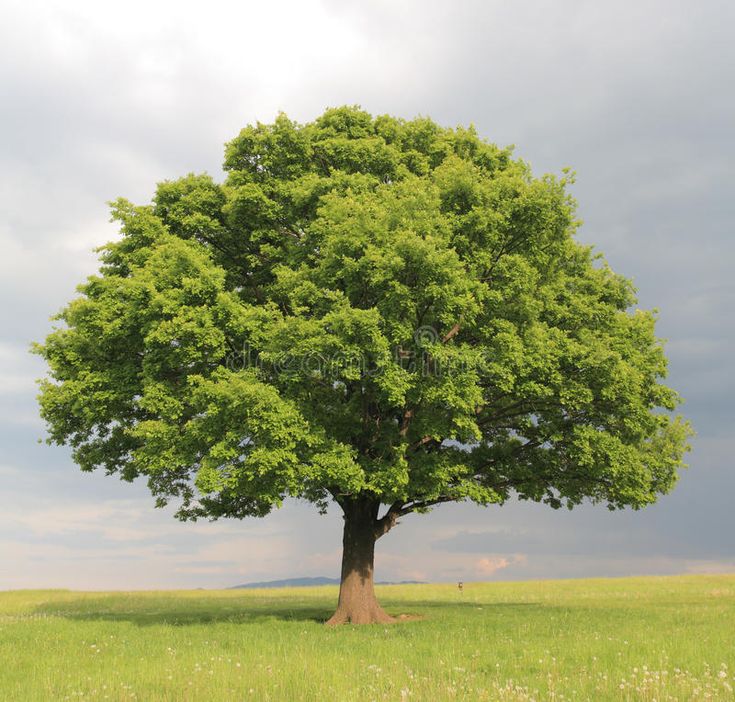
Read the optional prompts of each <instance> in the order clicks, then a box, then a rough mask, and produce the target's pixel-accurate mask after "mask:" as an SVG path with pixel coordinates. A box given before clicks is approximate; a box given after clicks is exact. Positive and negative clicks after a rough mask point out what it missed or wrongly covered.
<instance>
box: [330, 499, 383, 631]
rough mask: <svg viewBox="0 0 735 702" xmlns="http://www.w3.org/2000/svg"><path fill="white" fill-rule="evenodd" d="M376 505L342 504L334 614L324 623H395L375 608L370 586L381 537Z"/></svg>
mask: <svg viewBox="0 0 735 702" xmlns="http://www.w3.org/2000/svg"><path fill="white" fill-rule="evenodd" d="M379 508H380V503H379V502H373V501H371V500H365V499H358V500H353V501H350V502H345V503H343V505H342V510H343V512H344V522H345V524H344V534H343V537H342V575H341V579H340V586H339V601H338V603H337V611H336V612H335V613H334V614H333V615H332V617H331V618H330V619H329V620H328V621H327V624H329V625H335V624H347V623H352V624H374V623H389V622H394V621H396V620H395V618H394V617H391V616H390V615H389V614H387V613H386V612H385V611H384V610H383V608H382V607H381V606H380V605H379V604H378V600H377V599H376V597H375V588H374V583H373V563H374V559H375V542H376V540H377V539H378V537H379V536H380V535H381V534H382V533H385V532H384V531H381V530H380V529H379V523H378V520H377V516H378V509H379Z"/></svg>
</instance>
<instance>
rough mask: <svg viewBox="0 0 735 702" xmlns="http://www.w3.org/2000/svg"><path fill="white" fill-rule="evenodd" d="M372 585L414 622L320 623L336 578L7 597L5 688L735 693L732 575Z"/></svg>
mask: <svg viewBox="0 0 735 702" xmlns="http://www.w3.org/2000/svg"><path fill="white" fill-rule="evenodd" d="M378 592H379V597H380V599H381V602H382V603H383V605H384V606H385V607H386V609H387V610H388V611H389V612H391V613H393V614H401V613H406V614H413V615H421V616H422V617H423V619H421V620H412V621H407V622H403V623H400V624H394V625H389V626H382V625H377V626H368V627H341V628H336V629H332V628H327V627H325V626H323V624H322V623H321V622H322V621H324V619H325V618H327V617H328V616H329V614H330V613H331V611H332V609H333V606H334V604H335V600H336V595H337V589H336V588H335V587H323V588H299V589H283V590H229V591H193V592H129V593H128V592H126V593H122V592H114V593H102V592H97V593H81V592H69V591H17V592H0V663H1V665H0V699H2V700H12V701H13V702H16V701H19V702H25V701H26V700H28V701H32V700H44V701H46V700H79V699H90V698H91V699H107V700H131V699H135V700H143V701H147V700H153V701H156V702H157V701H158V700H172V701H174V700H175V701H176V702H179V701H183V700H203V701H207V702H210V701H212V702H216V701H219V700H228V701H229V700H257V701H258V702H263V701H267V700H295V701H300V700H327V701H330V702H343V701H347V700H361V701H362V700H397V701H400V700H414V701H419V702H434V701H438V700H473V701H474V700H529V699H534V700H571V699H575V700H657V701H658V702H662V701H663V700H682V701H684V700H700V699H701V700H705V699H712V700H719V699H733V688H734V687H735V575H723V576H687V577H671V578H627V579H615V580H567V581H546V582H525V583H484V584H472V583H468V584H466V585H465V589H464V592H463V593H460V592H459V591H458V590H457V588H456V586H450V585H401V586H380V587H379V588H378Z"/></svg>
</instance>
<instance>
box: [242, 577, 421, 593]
mask: <svg viewBox="0 0 735 702" xmlns="http://www.w3.org/2000/svg"><path fill="white" fill-rule="evenodd" d="M376 584H377V585H425V583H424V582H422V581H420V580H401V582H398V583H390V582H379V583H376ZM317 585H339V579H338V578H325V577H324V576H320V577H316V578H286V579H285V580H265V581H263V582H260V583H245V584H244V585H233V586H232V587H231V588H229V589H230V590H242V589H254V588H264V587H315V586H317Z"/></svg>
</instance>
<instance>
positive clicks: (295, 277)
mask: <svg viewBox="0 0 735 702" xmlns="http://www.w3.org/2000/svg"><path fill="white" fill-rule="evenodd" d="M224 169H225V172H226V177H225V179H224V182H222V183H219V182H216V181H215V180H214V179H213V178H212V177H210V176H209V175H206V174H202V175H194V174H190V175H187V176H185V177H183V178H180V179H178V180H173V181H165V182H163V183H161V184H160V185H159V186H158V188H157V190H156V192H155V195H154V197H153V201H152V203H151V204H148V205H143V206H137V205H133V204H131V203H130V202H128V201H127V200H124V199H120V200H117V201H116V202H115V203H113V207H112V213H113V217H114V219H115V220H117V221H118V222H119V223H120V230H121V238H120V239H119V240H117V241H115V242H112V243H110V244H108V245H106V246H105V247H103V248H102V249H101V253H100V257H101V266H100V271H99V274H98V275H96V276H92V277H90V278H89V279H88V280H87V281H86V282H85V283H83V284H82V285H81V286H80V287H79V293H80V295H79V296H78V297H77V298H76V299H74V300H73V301H72V302H71V303H70V304H68V305H67V306H66V307H65V308H64V310H63V311H62V312H61V313H60V314H59V316H58V320H59V322H60V324H59V325H58V327H57V328H56V329H55V330H54V331H53V332H52V333H51V334H50V335H49V336H48V338H47V339H46V341H45V343H43V344H42V345H39V346H38V347H37V350H38V352H39V353H41V354H42V355H43V357H44V358H45V359H46V360H47V362H48V364H49V367H50V372H51V377H50V378H49V379H47V380H45V381H43V382H42V385H41V395H40V403H41V411H42V415H43V417H44V418H45V420H46V422H47V424H48V427H49V436H50V440H51V441H54V442H57V443H60V444H62V443H63V444H69V445H71V446H72V448H73V456H74V460H75V461H76V462H77V463H78V464H79V465H80V466H81V468H82V469H83V470H94V469H102V470H104V471H106V472H107V473H117V474H119V475H120V476H121V477H122V478H124V479H125V480H133V479H135V478H137V477H139V476H144V477H145V478H146V479H147V481H148V485H149V487H150V490H151V492H152V493H153V494H154V495H155V496H156V498H157V501H158V504H159V505H163V504H165V503H167V502H168V501H169V500H175V501H176V503H177V506H178V515H179V516H180V517H181V518H183V519H189V518H197V517H208V518H218V517H237V518H241V517H246V516H251V515H256V516H262V515H265V514H267V513H268V512H269V511H270V510H271V509H273V508H274V507H276V506H278V505H280V504H281V502H282V501H283V500H284V499H286V498H288V497H297V498H303V499H305V500H308V501H310V502H312V503H314V504H315V505H316V506H317V507H318V508H319V509H321V510H324V509H325V508H326V507H327V505H328V504H329V503H330V502H332V501H335V502H337V503H338V504H340V505H341V506H342V508H343V509H345V510H346V514H347V511H348V509H349V506H350V505H355V504H357V503H360V504H367V505H370V509H368V512H369V517H367V518H368V519H369V520H372V521H371V529H372V530H373V533H374V535H375V536H379V535H381V534H382V533H384V532H385V531H387V530H388V529H390V528H391V527H392V526H393V525H394V524H395V522H396V519H398V518H399V517H400V516H402V515H405V514H407V513H409V512H412V511H423V510H426V509H428V508H430V507H431V506H433V505H436V504H438V503H442V502H448V501H462V500H469V501H473V502H475V503H478V504H482V505H487V504H491V503H498V504H499V503H503V502H505V501H506V500H508V499H509V498H510V497H512V496H517V497H520V498H521V499H528V500H535V501H542V502H546V503H548V504H549V505H551V506H552V507H559V506H561V505H566V506H570V507H572V506H574V505H577V504H579V503H580V502H582V501H583V500H584V499H589V500H591V501H593V502H603V503H605V504H607V505H608V506H609V507H610V508H622V507H625V506H631V507H634V508H639V507H642V506H645V505H647V504H649V503H652V502H654V501H655V500H656V499H657V497H658V496H659V495H660V494H662V493H666V492H668V491H669V490H670V489H671V488H672V486H673V485H674V483H675V481H676V478H677V471H678V469H679V468H680V467H681V466H682V456H683V453H684V451H685V450H686V448H687V437H688V435H689V433H690V429H689V426H688V424H687V423H686V422H685V421H684V420H682V419H681V418H679V417H677V416H675V415H674V414H673V412H672V411H673V410H675V408H676V406H677V404H678V403H679V397H678V395H677V394H676V393H675V392H674V391H673V390H672V389H670V388H668V387H667V386H666V385H665V384H664V383H663V382H662V381H663V379H664V377H665V375H666V358H665V355H664V351H663V346H662V342H661V341H660V340H659V339H658V338H657V337H656V335H655V330H654V324H655V314H654V313H652V312H649V311H642V310H639V309H635V304H636V298H635V291H634V288H633V286H632V284H631V282H630V281H629V280H627V279H626V278H624V277H622V276H620V275H618V274H616V273H614V272H613V271H612V270H611V269H610V268H609V266H608V265H607V264H606V262H605V260H604V259H603V258H602V257H601V256H600V255H599V254H596V253H595V252H593V250H592V248H591V247H588V246H584V245H582V244H580V243H579V242H578V241H577V240H576V238H575V230H576V228H577V226H578V225H579V222H578V220H577V218H576V214H575V203H574V201H573V199H572V198H571V196H570V195H569V193H568V192H567V186H568V185H569V183H570V181H571V175H570V174H568V173H565V174H563V175H562V177H554V176H550V175H545V176H543V177H540V178H539V177H534V176H533V174H532V172H531V170H530V168H529V166H528V165H527V164H526V163H525V162H523V161H522V160H519V159H516V158H514V157H513V155H512V152H511V150H510V149H505V148H499V147H497V146H495V145H493V144H491V143H489V142H487V141H485V140H484V139H482V138H480V137H479V136H478V134H477V133H476V131H475V129H474V128H472V127H470V128H462V127H458V128H454V129H449V128H443V127H440V126H438V125H437V124H435V123H434V122H433V121H431V120H430V119H427V118H419V119H414V120H410V121H407V120H402V119H397V118H394V117H390V116H379V117H372V116H371V115H370V114H368V113H367V112H365V111H363V110H361V109H359V108H356V107H341V108H336V109H329V110H327V111H326V112H325V113H324V114H323V115H321V116H320V117H319V118H317V119H316V120H314V121H313V122H310V123H308V124H298V123H296V122H294V121H292V120H290V119H289V118H288V117H287V116H286V115H284V114H281V115H279V116H278V117H277V119H276V120H275V121H274V122H273V123H272V124H260V123H258V124H256V125H252V126H248V127H246V128H245V129H243V130H242V131H241V132H240V134H239V135H238V136H237V137H236V138H235V139H233V140H232V141H231V142H229V143H228V144H227V146H226V151H225V161H224ZM380 505H385V511H384V513H383V514H382V515H380V514H379V507H380ZM343 575H344V574H343Z"/></svg>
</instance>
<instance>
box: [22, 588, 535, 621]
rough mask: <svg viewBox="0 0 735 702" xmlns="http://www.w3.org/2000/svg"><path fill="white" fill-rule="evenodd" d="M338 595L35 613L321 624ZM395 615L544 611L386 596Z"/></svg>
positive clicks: (106, 600) (100, 605)
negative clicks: (458, 610) (448, 612)
mask: <svg viewBox="0 0 735 702" xmlns="http://www.w3.org/2000/svg"><path fill="white" fill-rule="evenodd" d="M336 604H337V603H336V597H335V598H334V601H332V598H331V597H330V598H327V597H325V598H324V601H323V602H322V601H320V599H317V598H313V599H311V598H309V599H305V600H302V601H299V600H298V599H297V598H292V597H280V598H279V597H270V596H267V595H264V596H263V597H254V596H252V595H251V596H249V597H248V598H247V599H242V600H240V599H238V598H236V597H216V596H215V597H213V596H211V595H203V596H202V597H196V596H194V597H192V596H186V597H182V596H179V595H177V594H176V593H171V594H170V595H165V594H161V595H156V596H150V595H147V594H142V593H141V594H140V595H138V594H135V593H130V594H128V593H120V594H110V595H103V596H99V595H98V596H95V595H92V594H90V595H83V596H79V597H73V598H70V599H63V600H54V601H49V602H45V603H43V604H41V605H39V606H37V607H36V609H35V613H36V614H40V615H44V616H53V617H60V618H63V619H69V620H73V621H107V622H129V623H132V624H135V625H136V626H143V627H144V626H161V625H164V626H200V625H207V624H213V623H225V624H262V623H268V622H315V623H319V624H322V623H324V622H326V621H327V619H329V617H330V616H331V615H332V614H333V613H334V608H335V606H336ZM385 605H386V608H387V609H388V610H389V612H390V613H391V614H394V615H395V616H399V615H401V614H406V615H408V619H407V620H436V619H438V618H439V617H440V611H444V612H446V611H447V610H451V609H455V610H456V609H460V610H463V611H465V610H467V609H473V610H478V609H482V610H485V611H487V612H492V611H494V610H495V611H497V610H498V609H500V608H502V609H503V610H504V611H507V610H508V609H514V608H517V609H523V610H525V609H526V608H528V607H539V606H541V605H540V604H539V603H535V602H501V603H478V602H462V601H456V600H449V601H445V600H418V599H417V600H399V601H396V600H393V599H392V598H390V597H387V598H385Z"/></svg>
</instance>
